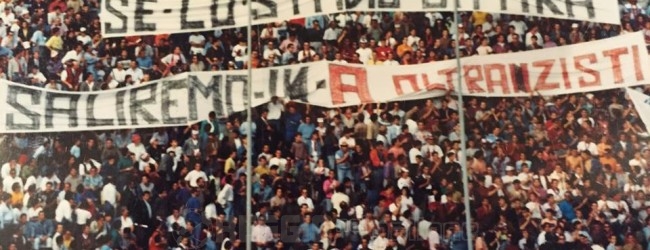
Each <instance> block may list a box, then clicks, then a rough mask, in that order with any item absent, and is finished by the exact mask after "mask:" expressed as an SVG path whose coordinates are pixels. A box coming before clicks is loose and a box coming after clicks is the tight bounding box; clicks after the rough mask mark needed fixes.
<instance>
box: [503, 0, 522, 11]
mask: <svg viewBox="0 0 650 250" xmlns="http://www.w3.org/2000/svg"><path fill="white" fill-rule="evenodd" d="M522 3H523V2H522ZM501 10H508V0H501Z"/></svg>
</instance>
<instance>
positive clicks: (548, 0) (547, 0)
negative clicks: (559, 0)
mask: <svg viewBox="0 0 650 250" xmlns="http://www.w3.org/2000/svg"><path fill="white" fill-rule="evenodd" d="M544 5H546V6H547V7H548V8H549V9H551V12H553V14H555V15H564V13H562V11H561V10H560V8H558V7H557V5H555V3H553V1H552V0H537V13H538V14H544Z"/></svg>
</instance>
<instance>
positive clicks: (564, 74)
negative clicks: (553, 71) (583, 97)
mask: <svg viewBox="0 0 650 250" xmlns="http://www.w3.org/2000/svg"><path fill="white" fill-rule="evenodd" d="M560 66H562V79H564V88H566V89H571V79H570V78H569V71H568V70H567V67H566V58H560Z"/></svg>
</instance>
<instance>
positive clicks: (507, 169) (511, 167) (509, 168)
mask: <svg viewBox="0 0 650 250" xmlns="http://www.w3.org/2000/svg"><path fill="white" fill-rule="evenodd" d="M514 170H515V168H514V167H513V166H507V167H506V171H514Z"/></svg>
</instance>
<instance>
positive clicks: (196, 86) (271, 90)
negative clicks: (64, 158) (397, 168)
mask: <svg viewBox="0 0 650 250" xmlns="http://www.w3.org/2000/svg"><path fill="white" fill-rule="evenodd" d="M325 66H326V65H325V64H313V65H297V66H292V67H288V66H287V67H277V68H273V69H263V70H256V71H255V74H256V78H254V79H255V80H254V81H255V82H254V83H253V84H252V85H253V90H252V91H249V90H248V89H247V86H248V84H247V82H246V79H247V78H248V77H247V74H246V71H236V72H227V73H226V72H225V71H224V72H222V73H221V74H214V73H213V72H201V73H196V74H195V73H192V74H187V73H186V74H183V75H179V76H175V77H174V78H172V79H164V80H160V81H156V82H152V83H149V84H143V85H137V86H132V87H127V88H123V89H116V90H106V91H99V92H64V91H54V90H47V89H42V88H36V87H31V86H25V85H23V84H19V83H13V82H7V81H3V82H1V83H0V93H2V96H0V103H1V105H3V106H4V107H3V108H2V109H0V133H18V132H26V133H29V132H41V133H42V132H59V131H83V130H107V129H118V128H147V127H164V126H181V125H184V124H187V123H188V122H195V121H199V120H203V119H206V118H207V117H208V114H209V113H210V112H211V111H215V112H216V113H217V115H218V116H219V117H224V116H228V115H229V114H232V113H233V112H239V111H244V110H245V108H246V103H247V100H246V97H247V96H248V95H249V92H250V93H251V94H252V100H253V105H254V106H258V105H261V104H264V103H266V102H268V101H269V100H270V98H271V96H273V95H277V96H282V97H287V98H290V99H294V100H296V101H302V102H315V100H314V98H319V97H317V96H310V94H309V93H313V92H315V90H316V89H317V88H326V87H327V86H326V85H327V83H326V79H324V78H320V77H324V76H326V74H323V72H324V70H325ZM257 76H259V77H257Z"/></svg>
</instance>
